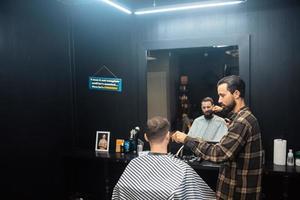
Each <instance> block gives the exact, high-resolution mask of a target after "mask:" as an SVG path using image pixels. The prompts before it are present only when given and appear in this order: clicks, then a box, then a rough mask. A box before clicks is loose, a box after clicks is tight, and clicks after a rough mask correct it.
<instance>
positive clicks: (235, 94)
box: [233, 90, 241, 99]
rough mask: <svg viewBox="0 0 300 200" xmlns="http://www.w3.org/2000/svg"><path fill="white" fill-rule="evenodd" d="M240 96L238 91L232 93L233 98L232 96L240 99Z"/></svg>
mask: <svg viewBox="0 0 300 200" xmlns="http://www.w3.org/2000/svg"><path fill="white" fill-rule="evenodd" d="M240 95H241V93H240V91H238V90H235V91H234V92H233V96H234V98H236V99H237V98H239V97H240Z"/></svg>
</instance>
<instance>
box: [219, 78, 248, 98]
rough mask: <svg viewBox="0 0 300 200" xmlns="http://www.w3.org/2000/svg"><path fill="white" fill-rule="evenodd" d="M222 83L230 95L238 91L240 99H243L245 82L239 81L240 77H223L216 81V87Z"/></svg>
mask: <svg viewBox="0 0 300 200" xmlns="http://www.w3.org/2000/svg"><path fill="white" fill-rule="evenodd" d="M224 83H226V84H227V89H228V91H230V93H231V94H233V93H234V91H236V90H238V91H239V92H240V97H242V98H244V97H245V89H246V85H245V82H244V81H243V80H242V79H241V77H239V76H237V75H231V76H225V77H224V78H222V79H221V80H219V81H218V84H217V86H219V85H221V84H224Z"/></svg>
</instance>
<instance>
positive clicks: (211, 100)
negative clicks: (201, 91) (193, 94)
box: [201, 97, 214, 105]
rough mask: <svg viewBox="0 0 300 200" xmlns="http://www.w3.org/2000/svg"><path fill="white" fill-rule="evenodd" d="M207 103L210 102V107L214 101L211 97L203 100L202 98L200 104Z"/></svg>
mask: <svg viewBox="0 0 300 200" xmlns="http://www.w3.org/2000/svg"><path fill="white" fill-rule="evenodd" d="M207 101H209V102H211V104H212V105H213V104H214V100H213V99H212V98H211V97H205V98H203V99H202V101H201V103H202V102H207Z"/></svg>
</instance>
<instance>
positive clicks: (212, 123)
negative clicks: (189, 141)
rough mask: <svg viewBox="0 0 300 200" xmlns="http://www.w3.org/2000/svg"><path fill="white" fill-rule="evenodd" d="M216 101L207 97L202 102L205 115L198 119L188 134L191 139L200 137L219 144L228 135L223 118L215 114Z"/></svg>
mask: <svg viewBox="0 0 300 200" xmlns="http://www.w3.org/2000/svg"><path fill="white" fill-rule="evenodd" d="M213 107H214V100H213V99H212V98H211V97H205V98H204V99H203V100H202V101H201V110H202V113H203V115H202V116H200V117H198V118H196V119H195V120H194V122H193V124H192V127H191V129H190V131H189V133H188V135H189V136H191V137H199V138H202V139H204V140H206V141H211V142H219V141H220V140H221V138H222V137H223V136H224V135H225V134H226V133H227V125H226V122H225V120H224V119H223V118H221V117H219V116H217V115H215V114H213Z"/></svg>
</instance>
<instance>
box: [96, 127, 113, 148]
mask: <svg viewBox="0 0 300 200" xmlns="http://www.w3.org/2000/svg"><path fill="white" fill-rule="evenodd" d="M109 138H110V132H109V131H97V132H96V146H95V150H96V151H106V152H108V151H109Z"/></svg>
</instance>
